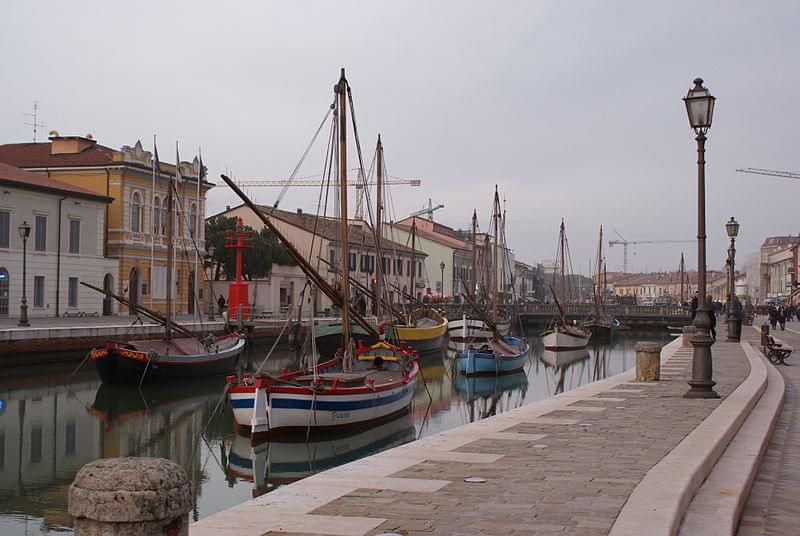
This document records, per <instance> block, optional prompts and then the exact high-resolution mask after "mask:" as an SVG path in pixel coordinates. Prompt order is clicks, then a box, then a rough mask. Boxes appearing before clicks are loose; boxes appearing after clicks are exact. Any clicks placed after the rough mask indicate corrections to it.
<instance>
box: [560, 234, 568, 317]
mask: <svg viewBox="0 0 800 536" xmlns="http://www.w3.org/2000/svg"><path fill="white" fill-rule="evenodd" d="M558 241H559V247H560V249H561V303H562V304H563V305H564V307H566V306H567V279H566V277H565V275H564V260H565V259H564V220H563V219H562V220H561V229H560V231H559V236H558Z"/></svg>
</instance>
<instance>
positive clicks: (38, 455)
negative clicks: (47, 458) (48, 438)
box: [30, 426, 42, 463]
mask: <svg viewBox="0 0 800 536" xmlns="http://www.w3.org/2000/svg"><path fill="white" fill-rule="evenodd" d="M30 461H31V463H41V461H42V428H41V426H37V427H36V428H33V429H31V451H30Z"/></svg>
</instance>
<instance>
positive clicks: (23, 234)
mask: <svg viewBox="0 0 800 536" xmlns="http://www.w3.org/2000/svg"><path fill="white" fill-rule="evenodd" d="M30 235H31V226H30V225H28V222H27V221H23V222H22V225H20V226H19V237H20V238H22V239H23V240H26V239H27V238H28V237H29V236H30Z"/></svg>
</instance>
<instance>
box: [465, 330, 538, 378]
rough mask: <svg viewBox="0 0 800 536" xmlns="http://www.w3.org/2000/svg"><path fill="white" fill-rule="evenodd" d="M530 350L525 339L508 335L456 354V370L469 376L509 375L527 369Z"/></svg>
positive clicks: (471, 346)
mask: <svg viewBox="0 0 800 536" xmlns="http://www.w3.org/2000/svg"><path fill="white" fill-rule="evenodd" d="M529 350H530V344H529V343H528V341H526V340H525V339H520V338H518V337H513V336H511V335H506V336H505V337H502V338H500V339H496V338H495V339H490V340H489V341H487V342H486V343H485V344H481V345H480V346H473V345H470V346H469V347H467V348H466V349H464V350H462V351H461V352H459V353H458V354H456V368H458V371H459V372H460V373H461V374H466V375H467V376H471V375H480V374H484V375H485V374H508V373H511V372H516V371H518V370H522V369H523V368H524V367H525V363H527V362H528V351H529Z"/></svg>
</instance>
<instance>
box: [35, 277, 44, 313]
mask: <svg viewBox="0 0 800 536" xmlns="http://www.w3.org/2000/svg"><path fill="white" fill-rule="evenodd" d="M33 306H34V307H44V276H43V275H37V276H35V277H34V278H33Z"/></svg>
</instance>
